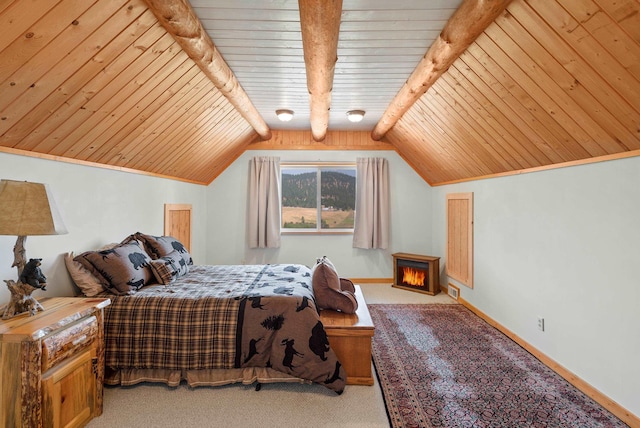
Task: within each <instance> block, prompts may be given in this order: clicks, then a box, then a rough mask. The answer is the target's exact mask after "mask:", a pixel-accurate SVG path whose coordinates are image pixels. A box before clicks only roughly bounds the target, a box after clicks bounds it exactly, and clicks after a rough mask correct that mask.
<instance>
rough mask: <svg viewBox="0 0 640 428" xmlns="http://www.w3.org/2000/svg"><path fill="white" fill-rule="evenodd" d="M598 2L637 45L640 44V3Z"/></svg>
mask: <svg viewBox="0 0 640 428" xmlns="http://www.w3.org/2000/svg"><path fill="white" fill-rule="evenodd" d="M596 2H597V3H598V5H599V6H600V7H601V8H602V9H603V10H605V11H606V12H607V13H608V14H609V16H611V18H612V19H613V20H614V21H615V22H617V23H618V25H620V28H622V29H624V31H625V32H626V33H627V34H628V35H629V36H630V37H631V38H632V39H633V40H635V41H636V43H640V2H638V1H634V0H630V1H622V2H620V1H613V0H596Z"/></svg>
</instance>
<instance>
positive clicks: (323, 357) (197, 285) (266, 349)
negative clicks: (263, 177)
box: [105, 264, 346, 393]
mask: <svg viewBox="0 0 640 428" xmlns="http://www.w3.org/2000/svg"><path fill="white" fill-rule="evenodd" d="M109 297H110V299H111V300H112V304H111V305H109V306H107V307H106V308H105V342H106V345H105V361H106V366H107V367H108V368H110V369H115V370H119V369H128V368H129V369H131V368H135V369H171V370H182V371H186V370H198V369H230V368H243V367H270V368H273V369H275V370H278V371H281V372H283V373H287V374H290V375H292V376H295V377H299V378H302V379H307V380H311V381H314V382H317V383H320V384H323V385H325V386H326V387H328V388H329V389H332V390H334V391H336V392H338V393H341V392H342V390H343V389H344V385H345V379H346V375H345V372H344V369H343V368H342V366H341V364H340V362H339V361H338V359H337V357H336V355H335V353H334V352H333V351H332V350H331V349H330V347H329V342H328V339H327V336H326V333H325V331H324V327H323V325H322V323H321V322H320V317H319V315H318V311H317V309H316V306H315V301H314V297H313V291H312V287H311V278H310V270H309V268H308V267H306V266H304V265H287V264H278V265H211V266H192V267H190V272H189V273H188V274H187V275H186V276H184V277H181V278H178V279H177V280H176V282H174V283H173V284H171V285H168V286H164V285H152V286H146V287H144V288H142V289H141V290H139V291H138V292H136V293H135V294H133V295H126V296H113V295H111V296H109Z"/></svg>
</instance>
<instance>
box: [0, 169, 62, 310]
mask: <svg viewBox="0 0 640 428" xmlns="http://www.w3.org/2000/svg"><path fill="white" fill-rule="evenodd" d="M64 233H67V229H66V228H65V226H64V223H63V222H62V218H61V217H60V213H59V212H58V208H57V207H56V204H55V202H54V200H53V195H52V194H51V191H50V190H49V187H48V186H47V185H46V184H42V183H30V182H27V181H13V180H0V235H17V237H18V239H17V240H16V245H15V246H14V247H13V254H14V261H13V264H12V265H11V267H14V266H15V267H16V268H17V269H18V281H17V282H16V281H14V280H5V282H6V283H7V287H9V291H10V292H11V301H10V302H9V304H8V305H7V306H6V307H5V310H4V313H3V315H2V318H3V319H8V318H12V317H13V316H15V315H19V314H22V313H25V312H28V313H29V314H30V315H35V314H36V312H37V311H42V310H44V308H43V307H42V305H41V304H40V303H38V301H37V300H36V299H35V298H34V297H33V296H31V293H32V292H33V291H35V290H37V289H41V290H45V287H46V285H47V283H46V281H47V279H46V277H45V276H44V275H43V274H42V271H41V270H40V262H41V260H42V259H30V260H27V257H26V250H25V247H24V244H25V242H26V240H27V236H32V235H60V234H64Z"/></svg>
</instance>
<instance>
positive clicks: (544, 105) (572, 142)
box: [476, 34, 606, 160]
mask: <svg viewBox="0 0 640 428" xmlns="http://www.w3.org/2000/svg"><path fill="white" fill-rule="evenodd" d="M476 43H477V44H478V46H479V47H480V48H481V49H482V50H484V51H485V52H486V54H487V55H489V56H490V57H491V58H492V60H493V61H495V62H496V63H497V64H500V67H501V68H502V69H503V70H505V72H506V73H508V74H509V76H510V77H511V78H512V79H513V80H514V81H515V82H517V84H518V87H519V89H518V92H519V93H520V96H521V97H522V99H521V101H523V102H525V103H529V102H531V103H535V104H537V106H538V107H539V108H541V109H543V110H544V112H545V113H546V119H545V122H544V124H545V125H546V126H552V125H553V124H554V123H555V124H557V125H558V126H559V127H560V128H561V129H562V130H564V132H565V134H566V136H567V138H564V139H563V140H562V146H563V147H564V150H565V151H566V152H567V153H568V154H569V156H570V159H569V160H575V159H583V158H586V157H590V156H601V155H603V154H606V152H605V151H604V150H603V149H602V147H600V146H598V145H597V144H596V143H595V141H594V140H593V138H592V137H591V136H589V135H588V134H587V133H586V131H585V130H584V129H583V128H582V126H580V124H578V123H576V121H575V120H574V118H572V117H571V116H570V115H569V114H568V113H567V112H565V111H564V110H563V109H562V106H560V105H558V102H557V100H556V99H554V98H552V97H551V96H550V95H549V94H547V93H546V91H545V88H543V86H542V85H540V84H539V82H538V81H537V80H534V79H532V78H531V77H529V76H528V75H527V74H526V73H525V72H524V71H523V70H522V68H521V67H520V66H519V64H518V63H517V62H516V61H515V60H514V59H512V58H511V57H510V56H509V55H508V54H507V53H505V52H504V51H503V50H502V49H501V48H500V46H499V45H498V44H497V43H496V42H494V41H493V40H492V39H491V38H489V36H488V35H486V34H481V35H480V36H479V37H478V38H477V39H476ZM540 77H542V76H540Z"/></svg>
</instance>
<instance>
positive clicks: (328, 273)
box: [311, 256, 358, 314]
mask: <svg viewBox="0 0 640 428" xmlns="http://www.w3.org/2000/svg"><path fill="white" fill-rule="evenodd" d="M343 284H344V289H343ZM311 285H312V287H313V294H314V295H315V298H316V305H317V306H318V308H319V309H333V310H336V311H341V312H345V313H349V314H352V313H354V312H355V311H356V309H358V301H357V300H356V297H355V294H354V290H355V288H354V287H353V283H352V282H351V281H349V280H347V279H344V278H340V277H339V276H338V272H337V271H336V268H335V267H334V265H333V263H331V261H330V260H329V259H328V258H327V257H326V256H324V257H322V258H321V259H317V262H316V264H315V266H314V267H313V268H312V269H311Z"/></svg>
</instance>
